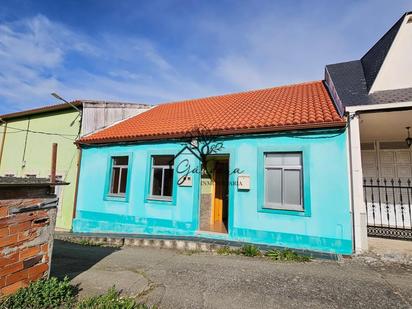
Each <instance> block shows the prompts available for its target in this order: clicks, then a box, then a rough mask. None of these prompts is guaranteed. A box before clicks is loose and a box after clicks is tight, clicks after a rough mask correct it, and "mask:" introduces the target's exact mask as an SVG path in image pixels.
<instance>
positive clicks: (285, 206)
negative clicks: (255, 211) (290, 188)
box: [263, 152, 305, 211]
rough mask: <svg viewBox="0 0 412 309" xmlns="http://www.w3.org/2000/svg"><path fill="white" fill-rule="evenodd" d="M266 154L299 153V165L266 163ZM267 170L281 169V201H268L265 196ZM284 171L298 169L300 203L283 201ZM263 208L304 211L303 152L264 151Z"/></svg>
mask: <svg viewBox="0 0 412 309" xmlns="http://www.w3.org/2000/svg"><path fill="white" fill-rule="evenodd" d="M268 154H281V155H288V154H299V155H300V165H271V164H268V163H267V159H266V158H267V155H268ZM267 170H281V181H282V184H281V190H280V192H281V195H282V196H281V203H280V204H278V203H269V202H268V201H267V200H266V198H267V189H268V188H267V186H268V182H267V180H266V177H267ZM285 171H299V185H300V205H292V204H286V203H285V194H284V188H285V177H284V173H285ZM263 208H264V209H273V210H292V211H304V210H305V209H304V202H303V153H302V152H265V153H264V203H263Z"/></svg>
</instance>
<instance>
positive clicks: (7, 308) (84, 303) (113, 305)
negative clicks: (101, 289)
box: [0, 277, 155, 309]
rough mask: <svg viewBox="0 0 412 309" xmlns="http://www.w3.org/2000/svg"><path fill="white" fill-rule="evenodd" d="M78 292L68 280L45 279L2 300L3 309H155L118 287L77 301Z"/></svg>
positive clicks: (0, 301)
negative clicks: (119, 289) (122, 292)
mask: <svg viewBox="0 0 412 309" xmlns="http://www.w3.org/2000/svg"><path fill="white" fill-rule="evenodd" d="M77 294H78V289H77V287H75V286H73V285H71V284H70V281H69V279H68V278H67V277H66V278H64V279H63V280H58V279H57V278H50V279H47V280H46V279H42V280H38V281H35V282H32V283H31V284H30V285H29V286H28V287H26V288H22V289H19V290H18V291H17V292H16V293H15V294H13V295H10V296H7V297H4V298H0V309H14V308H19V309H44V308H47V309H63V308H67V309H69V308H70V309H86V308H87V309H90V308H92V309H150V308H152V309H154V308H155V307H149V306H147V305H145V304H142V303H138V302H137V301H136V300H135V299H134V298H132V297H123V296H121V295H120V292H119V291H117V290H116V289H115V287H113V288H111V289H109V290H108V291H107V293H105V294H103V295H99V296H94V297H88V298H85V299H82V300H80V301H78V300H77Z"/></svg>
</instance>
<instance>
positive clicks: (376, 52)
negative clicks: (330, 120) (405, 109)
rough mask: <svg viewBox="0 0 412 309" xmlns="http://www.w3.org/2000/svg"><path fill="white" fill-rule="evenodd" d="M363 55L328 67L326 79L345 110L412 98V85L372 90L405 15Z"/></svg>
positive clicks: (335, 99)
mask: <svg viewBox="0 0 412 309" xmlns="http://www.w3.org/2000/svg"><path fill="white" fill-rule="evenodd" d="M408 14H411V12H408V13H405V14H404V15H402V17H401V18H400V19H399V20H398V21H397V22H396V23H395V24H394V25H393V26H392V27H391V29H389V30H388V32H386V33H385V35H384V36H383V37H382V38H381V39H380V40H379V41H378V42H377V43H376V44H375V45H374V46H373V47H372V48H371V49H370V50H369V51H368V52H367V53H366V54H365V55H364V56H363V57H362V58H361V59H360V60H354V61H348V62H342V63H335V64H329V65H327V66H326V68H325V83H326V85H327V86H328V88H329V91H330V92H331V95H332V97H333V99H334V102H335V104H336V107H337V108H338V110H339V112H340V113H341V114H343V113H344V108H345V107H346V106H355V105H370V104H383V103H395V102H407V101H412V88H405V89H393V90H385V91H378V92H374V93H372V94H369V90H370V88H371V86H372V84H373V82H374V81H375V78H376V76H377V74H378V72H379V70H380V68H381V66H382V64H383V62H384V60H385V58H386V55H387V53H388V51H389V49H390V47H391V45H392V42H393V40H394V39H395V36H396V34H397V33H398V31H399V28H400V26H401V24H402V21H403V19H404V17H405V15H408Z"/></svg>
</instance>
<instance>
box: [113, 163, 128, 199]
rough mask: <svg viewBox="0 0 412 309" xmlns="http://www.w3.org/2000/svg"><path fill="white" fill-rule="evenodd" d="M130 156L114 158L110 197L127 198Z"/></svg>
mask: <svg viewBox="0 0 412 309" xmlns="http://www.w3.org/2000/svg"><path fill="white" fill-rule="evenodd" d="M128 167H129V157H128V156H118V157H112V171H111V180H110V191H109V193H110V195H115V196H125V194H126V187H127V172H128Z"/></svg>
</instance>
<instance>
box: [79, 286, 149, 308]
mask: <svg viewBox="0 0 412 309" xmlns="http://www.w3.org/2000/svg"><path fill="white" fill-rule="evenodd" d="M75 308H76V309H90V308H93V309H149V308H150V307H148V306H147V305H145V304H139V303H137V302H136V301H135V300H134V299H133V298H131V297H122V296H121V295H120V292H118V291H116V289H115V288H114V287H112V288H111V289H109V290H108V291H107V293H106V294H103V295H99V296H94V297H89V298H86V299H84V300H82V301H80V302H79V303H78V304H77V305H76V307H75Z"/></svg>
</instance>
